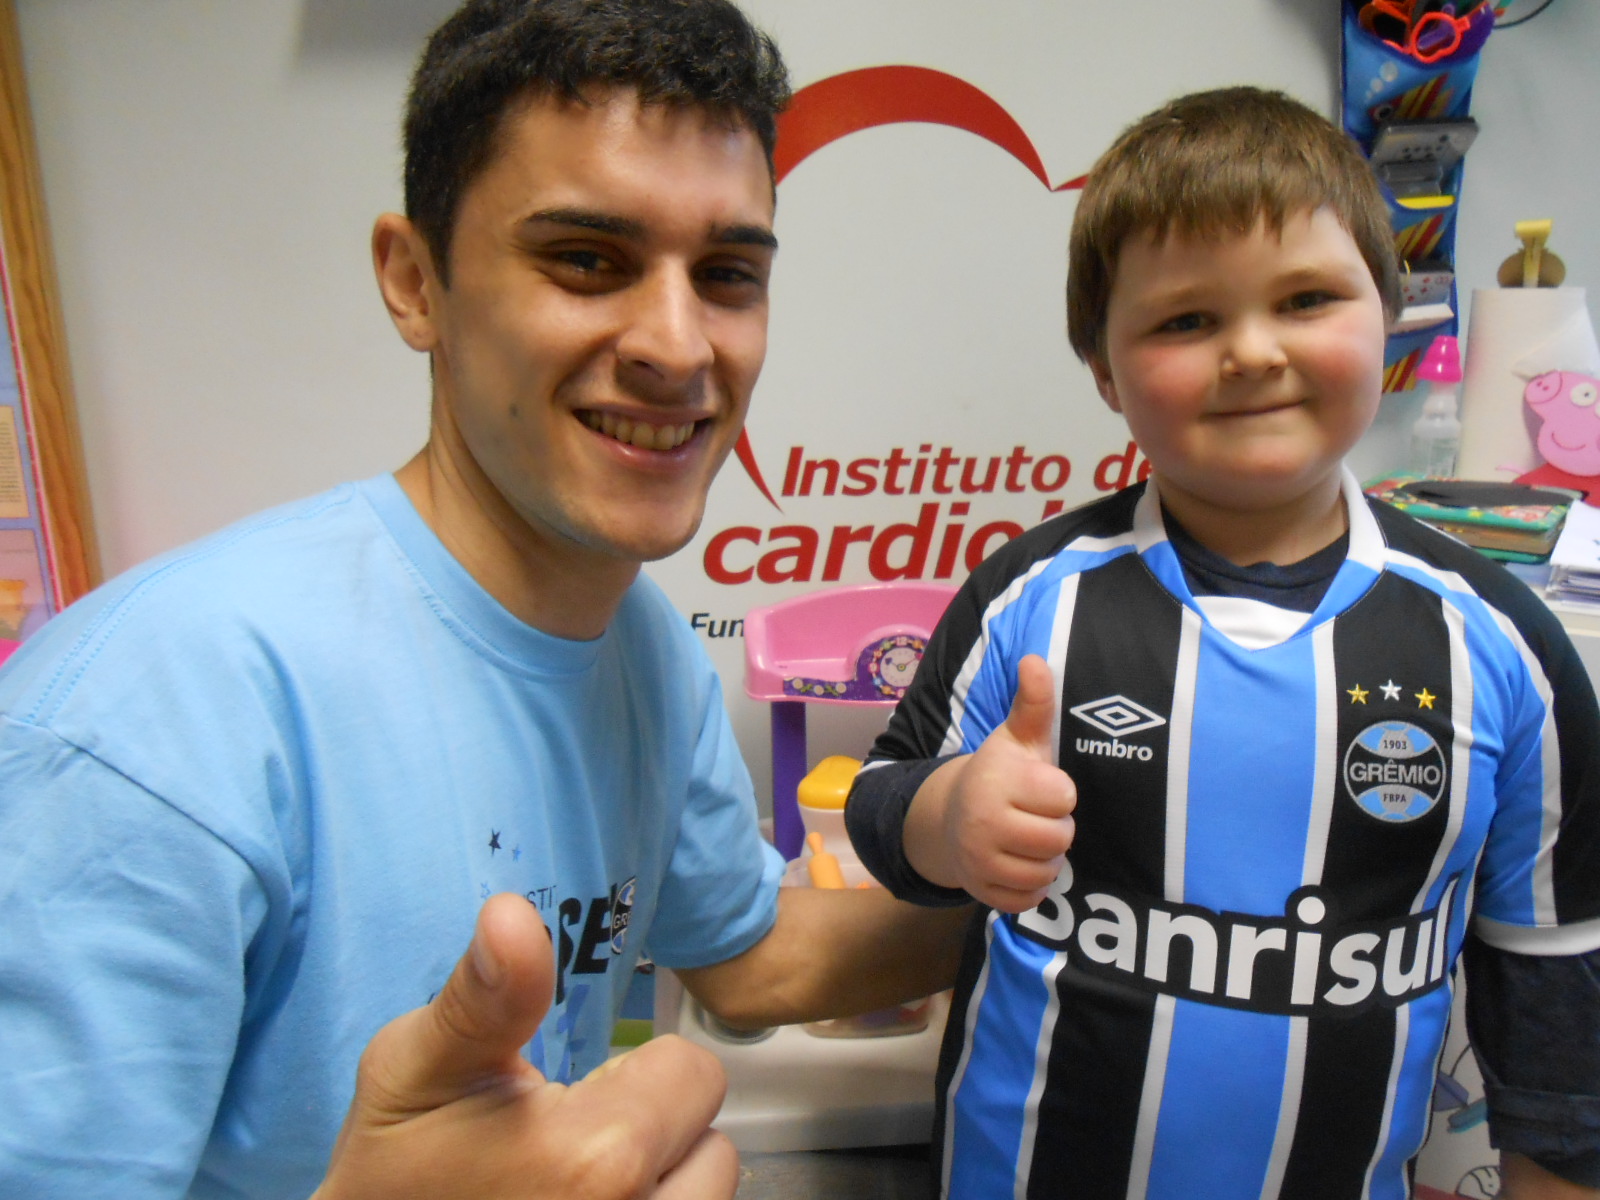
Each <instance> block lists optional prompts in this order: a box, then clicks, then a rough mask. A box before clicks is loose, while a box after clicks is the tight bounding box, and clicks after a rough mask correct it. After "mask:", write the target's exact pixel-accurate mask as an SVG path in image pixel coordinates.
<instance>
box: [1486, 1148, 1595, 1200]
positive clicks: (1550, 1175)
mask: <svg viewBox="0 0 1600 1200" xmlns="http://www.w3.org/2000/svg"><path fill="white" fill-rule="evenodd" d="M1596 1197H1600V1189H1597V1188H1591V1187H1585V1186H1583V1184H1581V1183H1572V1182H1571V1181H1570V1180H1566V1179H1563V1178H1561V1176H1559V1175H1557V1174H1555V1173H1554V1172H1553V1171H1548V1170H1546V1169H1545V1168H1544V1167H1541V1166H1540V1165H1539V1164H1538V1163H1536V1162H1534V1161H1533V1159H1531V1158H1527V1157H1524V1156H1523V1155H1521V1154H1502V1155H1501V1156H1500V1200H1596Z"/></svg>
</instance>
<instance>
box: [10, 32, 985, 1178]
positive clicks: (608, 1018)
mask: <svg viewBox="0 0 1600 1200" xmlns="http://www.w3.org/2000/svg"><path fill="white" fill-rule="evenodd" d="M786 97H787V86H786V83H785V78H784V73H783V68H782V65H781V62H780V61H779V59H778V57H777V54H776V51H775V49H774V48H773V47H772V45H771V44H770V42H768V41H767V40H766V39H765V38H764V37H762V36H761V35H759V34H758V33H757V32H756V31H755V30H753V29H752V28H751V27H750V26H749V25H748V24H747V22H746V21H745V20H744V18H743V17H742V15H741V14H740V13H739V12H738V11H737V10H736V9H735V8H733V7H732V6H731V5H730V4H728V3H726V2H725V0H630V3H628V4H617V3H613V2H611V0H472V2H471V3H469V4H467V5H466V6H465V7H463V8H462V9H461V10H460V11H459V12H458V13H457V14H456V15H455V16H453V17H452V18H451V19H450V20H449V21H447V22H446V23H445V24H444V25H443V26H442V27H441V28H440V30H439V31H438V32H437V33H436V34H435V35H434V37H433V38H432V39H431V40H430V42H429V45H428V47H427V49H426V51H425V53H424V55H423V57H422V60H421V63H420V65H419V67H418V69H417V73H416V77H415V79H414V81H413V87H412V92H411V98H410V102H409V107H408V112H407V119H406V148H407V167H406V215H405V216H400V215H397V214H388V215H385V216H383V217H381V218H380V219H379V220H378V222H377V224H376V226H375V229H374V233H373V239H372V247H373V256H374V262H375V267H376V271H377V276H378V283H379V287H380V289H381V292H382V294H383V298H384V301H385V303H386V305H387V306H388V309H389V312H390V314H391V316H392V317H393V319H394V322H395V325H396V327H397V329H398V330H399V331H400V334H401V336H402V337H403V338H404V339H405V341H406V342H407V343H408V344H409V345H410V346H412V347H414V348H415V349H417V350H419V351H422V352H424V353H426V354H427V355H428V356H429V359H430V362H431V366H432V377H433V406H432V419H431V427H430V432H429V437H428V441H427V444H426V446H425V447H424V449H423V450H422V451H421V452H420V453H419V454H418V455H417V456H416V457H415V458H413V459H412V460H411V461H410V462H408V463H407V464H405V465H404V466H403V467H401V468H400V469H399V470H398V471H397V472H395V473H394V474H393V475H384V476H380V477H378V478H375V479H369V480H365V481H362V482H360V483H355V484H350V485H346V486H344V487H340V488H337V489H335V490H333V491H331V492H328V493H326V494H324V495H322V496H318V497H314V498H312V499H309V500H306V501H302V502H300V503H297V504H293V505H289V506H286V507H284V508H281V509H277V510H274V511H271V512H268V513H265V514H262V515H260V516H258V517H256V518H254V519H252V520H248V521H245V522H242V523H240V524H238V525H236V526H233V527H232V528H230V529H228V530H225V531H223V532H222V533H220V534H217V535H215V536H214V537H212V538H210V539H207V540H205V541H203V542H201V543H198V544H196V545H194V546H191V547H187V548H184V549H181V550H178V551H175V552H174V553H172V554H169V555H167V556H165V557H164V558H162V559H160V560H157V561H156V562H153V563H151V564H147V565H146V566H144V567H141V568H139V569H137V570H135V571H133V572H131V573H129V574H128V575H125V576H123V577H122V578H120V579H118V580H114V581H112V582H111V583H110V584H108V585H107V586H106V587H104V588H102V589H100V590H99V591H97V592H96V593H95V594H93V595H92V596H90V597H88V598H86V599H85V600H84V601H82V602H81V603H80V604H78V605H75V606H74V607H73V608H71V609H70V610H68V611H67V612H66V613H64V614H62V616H61V617H59V618H58V619H57V620H56V621H55V622H53V623H52V624H51V625H50V626H49V627H47V628H46V629H45V630H43V631H41V632H40V633H39V634H38V635H36V636H35V637H34V638H33V639H31V640H30V641H29V642H28V643H27V644H26V645H25V646H24V647H23V649H22V650H21V652H19V653H18V654H17V655H16V656H15V657H14V658H13V659H12V660H11V661H10V663H8V665H7V667H6V669H5V671H4V673H3V674H0V879H4V880H5V884H4V886H3V887H0V929H3V930H4V931H5V934H4V937H3V938H0V994H3V996H4V1013H3V1019H0V1095H3V1096H5V1097H6V1099H5V1100H3V1101H0V1194H3V1195H5V1196H6V1197H7V1198H8V1200H10V1198H17V1200H23V1198H29V1197H45V1196H52V1197H53V1196H62V1195H68V1196H72V1197H74V1198H75V1200H85V1198H94V1197H116V1198H118V1200H129V1198H131V1200H147V1198H148V1200H154V1198H156V1197H161V1198H170V1197H178V1196H191V1197H223V1196H226V1197H231V1198H238V1197H252V1198H255V1197H260V1198H266V1197H273V1198H278V1197H283V1198H288V1197H294V1198H296V1200H303V1198H304V1197H305V1196H307V1195H309V1194H312V1193H313V1192H315V1194H316V1195H317V1196H318V1197H319V1198H320V1200H356V1198H364V1197H385V1198H390V1197H395V1196H402V1195H417V1196H428V1197H430V1198H434V1197H451V1196H462V1197H472V1198H474V1200H485V1198H492V1197H498V1196H519V1197H521V1196H550V1197H562V1198H563V1200H565V1198H568V1197H613V1196H615V1197H624V1196H626V1197H634V1196H655V1197H659V1198H660V1200H706V1198H713V1200H715V1198H721V1197H729V1196H731V1195H732V1194H733V1191H734V1188H735V1186H736V1183H737V1169H736V1159H735V1156H734V1155H733V1153H732V1150H731V1147H730V1146H729V1145H728V1143H727V1142H726V1140H725V1139H722V1138H721V1137H720V1136H718V1135H716V1134H714V1133H712V1132H709V1131H708V1125H709V1122H710V1121H711V1119H712V1118H713V1117H714V1115H715V1113H716V1111H717V1108H718V1105H719V1104H720V1102H721V1097H722V1088H723V1086H724V1085H723V1080H722V1076H721V1072H720V1069H719V1068H718V1066H717V1064H716V1062H715V1060H714V1058H712V1057H711V1056H710V1055H708V1054H706V1053H705V1052H704V1051H701V1050H699V1049H697V1048H695V1047H692V1046H690V1045H688V1044H687V1043H684V1042H682V1041H680V1040H678V1039H674V1038H664V1039H659V1040H657V1041H654V1042H651V1043H649V1044H648V1045H646V1046H644V1047H642V1048H641V1049H639V1050H637V1051H635V1052H633V1053H632V1054H629V1055H626V1056H623V1057H621V1058H620V1059H608V1043H609V1038H610V1030H611V1025H612V1022H613V1020H614V1018H615V1016H616V1015H617V1012H618V1010H619V1009H620V1006H621V1002H622V998H623V995H624V993H625V991H626V989H627V987H628V985H629V983H630V981H631V980H632V978H633V975H634V967H635V964H636V963H637V962H638V961H639V959H640V956H641V951H642V950H647V951H648V952H649V954H650V956H651V957H652V958H653V960H654V961H655V962H657V963H658V964H661V965H663V966H666V967H672V968H675V969H678V970H679V971H680V974H681V975H682V977H683V979H684V981H685V983H686V985H687V986H688V987H689V988H690V990H691V991H692V992H693V993H694V994H695V995H696V996H697V997H698V998H699V999H700V1000H701V1001H702V1002H703V1003H705V1004H706V1006H707V1007H708V1008H710V1009H711V1010H712V1011H714V1012H716V1013H717V1014H718V1015H720V1016H722V1017H723V1018H724V1019H725V1020H728V1021H730V1022H734V1023H743V1024H766V1023H776V1022H779V1021H792V1020H802V1019H807V1018H810V1017H813V1016H819V1015H824V1014H831V1013H838V1012H844V1011H861V1010H864V1009H869V1008H873V1007H877V1006H879V1005H881V1004H885V1003H888V1002H891V1001H893V1000H897V999H904V998H907V997H909V996H912V995H918V994H926V993H927V992H929V991H931V990H935V989H937V988H938V987H940V986H942V985H944V984H945V983H947V982H948V979H949V978H950V976H951V975H952V974H953V970H954V954H953V952H951V950H950V949H949V948H950V947H952V946H953V938H952V937H951V936H950V934H951V931H952V930H953V928H954V924H953V922H951V921H949V920H943V919H941V920H939V921H932V920H929V919H928V918H927V916H926V914H919V913H918V911H917V910H915V909H913V908H912V907H911V906H909V905H902V904H899V903H898V902H896V901H893V900H891V899H890V898H889V897H887V896H886V895H885V894H882V893H881V892H880V893H878V894H875V895H874V894H868V893H864V892H851V893H838V894H826V893H820V892H813V891H811V890H809V889H784V893H785V895H784V899H783V902H782V903H780V902H779V896H778V888H777V880H778V876H779V874H780V872H781V867H782V864H781V862H780V861H779V859H778V858H777V856H776V854H775V852H774V851H773V850H772V849H771V847H769V846H765V845H764V844H763V843H762V842H761V841H760V839H759V836H758V833H757V828H756V819H755V804H754V798H753V796H752V794H751V788H750V781H749V777H748V775H747V773H746V772H745V769H744V766H743V764H742V762H741V761H740V759H739V755H738V748H737V746H736V745H735V743H734V740H733V737H732V734H731V732H730V730H729V727H728V723H727V718H726V715H725V713H724V711H723V707H722V700H721V692H720V688H719V684H718V681H717V677H716V674H715V672H714V671H713V670H712V668H711V666H710V664H709V662H708V661H707V660H706V658H705V656H704V654H703V652H702V650H701V649H700V646H699V643H698V641H697V639H696V638H695V637H694V635H693V633H692V631H691V630H690V629H689V628H688V626H687V623H686V622H685V621H684V620H683V618H682V617H681V616H680V615H678V614H677V613H676V612H675V610H674V609H673V608H672V606H671V605H670V603H669V602H668V601H667V600H666V598H665V596H664V595H663V594H662V593H661V591H660V590H659V589H658V588H656V587H655V586H654V585H652V584H651V583H650V582H649V581H648V579H646V578H644V577H643V576H642V575H641V574H640V564H641V563H642V562H646V561H649V560H652V559H657V558H660V557H662V556H664V555H667V554H670V553H672V552H673V551H675V550H677V549H678V548H680V547H681V546H682V545H683V544H684V543H685V542H686V541H687V540H688V539H689V538H690V537H691V536H692V535H693V533H694V531H695V529H696V527H697V525H698V523H699V521H700V518H701V513H702V510H703V507H704V504H705V497H706V491H707V489H708V488H709V486H710V484H711V481H712V479H713V477H714V476H715V474H716V471H717V469H718V467H719V466H720V465H721V464H722V462H723V460H724V459H725V458H726V456H727V454H728V452H729V450H730V449H731V448H732V446H733V444H734V441H735V439H736V437H737V435H738V431H739V428H740V425H741V423H742V421H743V419H744V415H745V411H746V408H747V406H748V404H749V401H750V395H751V390H752V388H753V387H754V385H755V382H756V377H757V375H758V373H759V371H760V367H761V362H762V358H763V355H764V351H765V339H766V323H767V295H768V288H767V281H768V275H769V272H770V270H771V267H772V260H773V256H774V252H775V249H776V241H775V238H774V236H773V232H772V217H773V203H774V189H773V178H772V172H771V151H772V145H773V140H774V128H775V126H774V118H775V114H776V112H777V111H778V109H779V108H780V107H781V105H782V103H783V102H784V100H785V99H786ZM496 893H501V894H498V895H497V894H496ZM463 950H466V953H465V954H464V955H463V953H462V952H463ZM364 1048H365V1049H364ZM358 1062H359V1070H358ZM341 1123H342V1124H341Z"/></svg>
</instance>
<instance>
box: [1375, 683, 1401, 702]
mask: <svg viewBox="0 0 1600 1200" xmlns="http://www.w3.org/2000/svg"><path fill="white" fill-rule="evenodd" d="M1378 690H1379V691H1381V692H1382V693H1383V698H1384V699H1385V700H1398V699H1400V685H1399V684H1398V683H1396V682H1395V681H1394V680H1392V679H1391V680H1389V682H1388V683H1384V684H1380V685H1379V689H1378Z"/></svg>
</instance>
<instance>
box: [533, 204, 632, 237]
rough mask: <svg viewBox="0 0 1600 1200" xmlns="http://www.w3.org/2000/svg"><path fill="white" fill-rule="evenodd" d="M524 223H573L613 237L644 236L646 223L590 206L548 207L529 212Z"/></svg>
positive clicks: (574, 225)
mask: <svg viewBox="0 0 1600 1200" xmlns="http://www.w3.org/2000/svg"><path fill="white" fill-rule="evenodd" d="M522 223H523V224H524V225H571V226H573V227H574V228H577V229H588V230H591V231H592V232H594V233H608V234H611V235H612V236H613V237H624V238H642V237H643V236H644V224H643V222H640V221H634V220H631V219H630V218H628V217H618V216H613V215H612V214H610V213H603V212H595V211H594V210H593V209H588V208H546V209H541V210H540V211H539V212H535V213H529V214H528V215H527V216H526V217H524V218H523V219H522Z"/></svg>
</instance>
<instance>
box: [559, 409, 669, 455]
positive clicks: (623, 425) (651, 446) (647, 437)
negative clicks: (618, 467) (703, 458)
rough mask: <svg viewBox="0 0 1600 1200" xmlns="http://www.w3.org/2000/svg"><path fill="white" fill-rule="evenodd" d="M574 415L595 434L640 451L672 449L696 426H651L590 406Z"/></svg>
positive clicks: (644, 422) (645, 422) (646, 422)
mask: <svg viewBox="0 0 1600 1200" xmlns="http://www.w3.org/2000/svg"><path fill="white" fill-rule="evenodd" d="M578 417H579V419H580V420H581V421H582V422H583V423H584V424H585V425H587V426H588V427H589V428H590V429H592V430H594V431H595V432H596V433H603V434H605V436H607V437H609V438H615V439H616V440H617V441H619V442H626V443H627V444H628V445H630V446H636V447H638V448H639V449H641V450H676V449H677V448H678V447H679V446H681V445H683V444H684V443H685V442H687V441H688V440H689V439H690V438H692V437H693V436H694V431H695V429H696V428H697V422H694V421H687V422H685V423H683V424H681V425H653V424H651V423H650V422H648V421H635V420H631V419H629V418H628V417H619V416H617V415H616V414H614V413H605V412H596V411H594V410H593V409H585V410H583V411H582V412H580V413H579V414H578Z"/></svg>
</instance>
